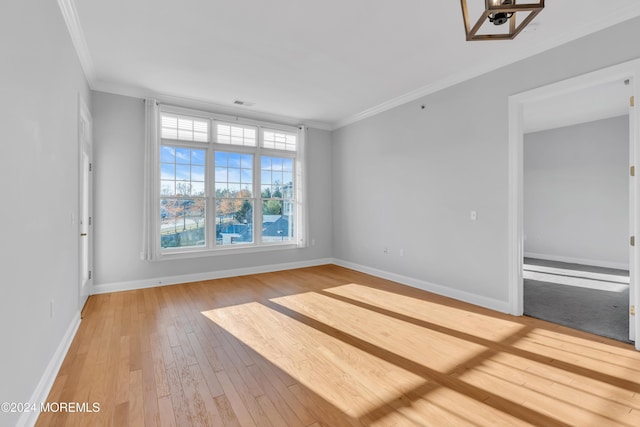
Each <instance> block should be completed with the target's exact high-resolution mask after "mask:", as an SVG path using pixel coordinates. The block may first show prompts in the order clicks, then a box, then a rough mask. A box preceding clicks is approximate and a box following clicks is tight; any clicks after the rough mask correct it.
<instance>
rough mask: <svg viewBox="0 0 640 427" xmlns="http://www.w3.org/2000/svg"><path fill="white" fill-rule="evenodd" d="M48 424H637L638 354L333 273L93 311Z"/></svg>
mask: <svg viewBox="0 0 640 427" xmlns="http://www.w3.org/2000/svg"><path fill="white" fill-rule="evenodd" d="M49 401H50V402H79V403H83V402H87V403H89V404H91V403H93V402H97V403H99V404H100V411H99V412H94V413H43V414H41V416H40V418H39V420H38V424H37V425H38V426H89V425H91V426H93V425H96V426H99V425H105V426H136V427H137V426H165V425H166V426H191V425H196V426H251V427H253V426H256V427H263V426H274V427H284V426H313V427H318V426H328V427H340V426H362V425H367V426H368V425H371V426H439V427H440V426H458V425H480V426H499V425H504V426H516V425H538V426H560V425H575V426H613V425H623V426H638V425H640V353H638V352H636V351H634V350H633V348H632V347H631V346H629V345H625V344H622V343H618V342H615V341H611V340H607V339H605V338H600V337H597V336H594V335H589V334H587V333H582V332H578V331H573V330H570V329H566V328H563V327H560V326H555V325H552V324H549V323H546V322H543V321H539V320H535V319H532V318H526V317H512V316H508V315H503V314H499V313H495V312H492V311H490V310H485V309H480V308H478V307H474V306H471V305H467V304H464V303H460V302H457V301H453V300H450V299H447V298H443V297H439V296H436V295H433V294H429V293H426V292H422V291H420V290H416V289H413V288H408V287H405V286H401V285H398V284H396V283H393V282H389V281H386V280H383V279H379V278H375V277H372V276H368V275H365V274H360V273H357V272H354V271H352V270H347V269H344V268H341V267H337V266H333V265H328V266H320V267H313V268H306V269H299V270H291V271H286V272H278V273H268V274H260V275H252V276H244V277H238V278H231V279H220V280H212V281H207V282H197V283H189V284H183V285H176V286H166V287H159V288H152V289H144V290H137V291H130V292H120V293H113V294H105V295H96V296H93V297H92V298H91V299H90V306H89V307H88V309H87V310H86V316H85V318H84V319H83V321H82V323H81V325H80V329H79V330H78V333H77V335H76V337H75V339H74V341H73V344H72V346H71V349H70V350H69V352H68V355H67V357H66V359H65V361H64V363H63V366H62V368H61V370H60V372H59V374H58V377H57V379H56V381H55V384H54V386H53V388H52V391H51V394H50V396H49Z"/></svg>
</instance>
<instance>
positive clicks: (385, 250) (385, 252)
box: [382, 246, 389, 255]
mask: <svg viewBox="0 0 640 427" xmlns="http://www.w3.org/2000/svg"><path fill="white" fill-rule="evenodd" d="M382 252H384V254H385V255H389V248H388V247H386V246H385V247H384V249H382Z"/></svg>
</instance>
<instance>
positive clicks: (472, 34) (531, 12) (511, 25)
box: [460, 0, 544, 40]
mask: <svg viewBox="0 0 640 427" xmlns="http://www.w3.org/2000/svg"><path fill="white" fill-rule="evenodd" d="M481 3H484V8H482V5H481ZM460 4H461V6H462V17H463V19H464V28H465V32H466V35H467V40H511V39H513V38H515V36H517V35H518V34H519V33H520V31H522V30H523V28H524V27H525V26H527V24H529V23H530V22H531V21H532V20H533V18H535V17H536V15H537V14H538V13H540V12H541V11H542V9H543V8H544V0H469V4H467V0H460ZM470 7H471V8H470ZM470 14H475V15H474V16H478V14H479V15H480V17H479V18H478V20H477V21H476V22H475V24H472V21H470V20H469V15H470Z"/></svg>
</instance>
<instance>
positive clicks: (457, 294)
mask: <svg viewBox="0 0 640 427" xmlns="http://www.w3.org/2000/svg"><path fill="white" fill-rule="evenodd" d="M333 264H335V265H338V266H340V267H345V268H350V269H352V270H356V271H359V272H361V273H366V274H370V275H372V276H376V277H381V278H383V279H387V280H391V281H394V282H397V283H400V284H402V285H407V286H411V287H413V288H417V289H422V290H423V291H427V292H431V293H434V294H438V295H442V296H445V297H449V298H453V299H456V300H459V301H463V302H466V303H469V304H473V305H477V306H480V307H484V308H488V309H491V310H495V311H499V312H501V313H509V302H508V301H500V300H497V299H494V298H488V297H483V296H481V295H477V294H472V293H469V292H465V291H461V290H458V289H454V288H450V287H448V286H443V285H438V284H435V283H431V282H427V281H424V280H420V279H415V278H413V277H408V276H403V275H401V274H396V273H391V272H389V271H384V270H380V269H377V268H373V267H367V266H365V265H361V264H356V263H353V262H350V261H345V260H341V259H334V260H333Z"/></svg>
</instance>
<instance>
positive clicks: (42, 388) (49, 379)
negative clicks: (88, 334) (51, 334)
mask: <svg viewBox="0 0 640 427" xmlns="http://www.w3.org/2000/svg"><path fill="white" fill-rule="evenodd" d="M79 327H80V312H79V311H78V312H77V313H76V314H75V316H73V319H71V323H70V324H69V327H68V328H67V332H65V334H64V336H63V337H62V340H60V344H59V345H58V348H57V349H56V352H55V353H54V354H53V357H52V358H51V360H50V361H49V364H48V365H47V368H46V369H45V371H44V374H42V378H40V382H38V385H37V387H36V389H35V390H34V392H33V394H32V395H31V399H29V400H28V402H31V403H35V404H38V405H39V404H40V403H44V402H46V401H47V397H48V396H49V393H50V392H51V387H53V383H54V381H55V380H56V376H57V375H58V371H59V370H60V367H61V366H62V362H63V361H64V358H65V356H66V355H67V351H69V347H71V342H72V341H73V338H74V337H75V336H76V332H77V331H78V328H79ZM39 415H40V412H39V411H33V412H23V413H22V415H21V416H20V418H19V419H18V424H16V426H17V427H32V426H34V425H35V424H36V421H37V420H38V416H39Z"/></svg>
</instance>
